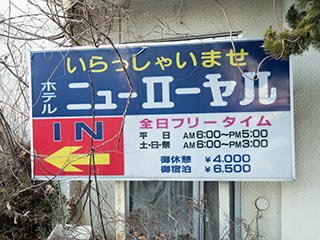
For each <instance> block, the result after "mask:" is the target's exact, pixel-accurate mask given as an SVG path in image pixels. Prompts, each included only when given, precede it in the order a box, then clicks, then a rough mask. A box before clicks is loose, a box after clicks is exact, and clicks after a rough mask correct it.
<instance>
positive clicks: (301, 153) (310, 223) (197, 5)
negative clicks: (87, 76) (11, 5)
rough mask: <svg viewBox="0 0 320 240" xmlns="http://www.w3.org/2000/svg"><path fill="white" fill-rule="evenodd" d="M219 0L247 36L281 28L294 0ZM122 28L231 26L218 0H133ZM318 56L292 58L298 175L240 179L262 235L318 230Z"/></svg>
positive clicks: (133, 35)
mask: <svg viewBox="0 0 320 240" xmlns="http://www.w3.org/2000/svg"><path fill="white" fill-rule="evenodd" d="M273 2H276V9H274V6H273ZM221 3H222V5H223V7H224V9H225V11H226V13H227V14H228V16H229V19H230V22H231V25H232V29H233V31H242V32H243V35H244V37H262V36H263V33H264V32H265V30H266V28H267V27H268V26H269V25H273V26H274V28H275V29H278V28H277V26H279V25H278V23H279V24H280V25H281V26H280V27H282V24H283V22H284V20H283V19H284V17H283V16H284V13H285V12H286V9H287V8H288V7H289V6H290V5H291V4H292V1H291V2H290V1H283V2H282V1H264V0H259V1H240V0H226V1H221ZM276 17H277V18H278V20H276ZM122 30H123V32H122V39H121V40H122V41H124V42H127V41H146V40H149V39H160V38H174V37H184V36H185V37H187V36H193V35H205V34H215V33H221V32H229V30H230V26H229V25H228V24H227V22H226V19H225V16H224V15H223V11H222V9H221V6H220V5H219V4H218V3H217V2H216V1H207V0H200V1H191V0H183V1H178V0H167V1H146V0H133V1H130V3H129V10H128V18H127V22H126V25H125V26H124V27H123V28H122ZM319 57H320V53H319V52H318V51H315V50H311V51H309V52H306V53H305V54H304V55H303V56H299V57H293V58H292V77H293V82H294V103H295V110H294V113H295V138H296V173H297V178H296V181H295V182H288V183H278V182H259V183H257V182H243V183H242V184H241V190H242V192H241V213H242V218H244V219H245V220H246V222H247V223H250V224H251V226H252V228H253V230H255V231H256V230H258V231H259V235H260V236H261V237H263V239H269V240H270V239H283V240H295V239H296V240H300V239H317V238H318V236H320V226H319V221H318V216H320V207H319V206H318V203H319V201H320V188H319V186H320V180H319V177H318V172H319V169H320V161H319V160H318V156H319V153H320V148H319V144H320V137H319V135H320V128H319V127H320V119H319V118H320V117H319V116H320V107H319V102H320V94H319V93H318V91H319V90H320V79H319V78H320V77H319V76H320V68H319V67H318V60H319V59H320V58H319ZM259 197H263V198H265V199H266V200H267V201H268V202H269V207H268V209H267V210H266V211H263V212H257V209H256V207H255V201H256V199H257V198H259ZM257 214H259V218H258V221H256V219H257ZM256 223H258V225H256ZM243 236H244V232H243Z"/></svg>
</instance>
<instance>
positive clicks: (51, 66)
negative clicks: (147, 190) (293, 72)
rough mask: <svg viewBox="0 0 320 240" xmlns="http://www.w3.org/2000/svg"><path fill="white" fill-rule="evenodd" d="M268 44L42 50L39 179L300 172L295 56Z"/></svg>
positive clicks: (35, 87)
mask: <svg viewBox="0 0 320 240" xmlns="http://www.w3.org/2000/svg"><path fill="white" fill-rule="evenodd" d="M261 45H262V41H261V40H236V41H235V42H234V47H233V45H232V44H231V42H230V40H229V41H214V40H194V41H178V42H168V43H153V44H131V45H118V46H117V51H116V50H115V49H113V48H112V47H99V48H89V47H87V48H74V49H55V50H40V51H37V50H34V51H31V52H30V68H31V71H30V72H31V73H30V74H31V76H30V79H31V96H32V111H31V112H32V117H31V119H32V153H33V154H32V173H33V177H34V178H35V179H48V178H54V177H55V178H73V179H77V178H84V177H87V176H88V175H90V174H96V175H97V176H98V177H99V178H105V179H114V180H137V179H139V180H141V179H144V180H235V181H242V180H243V181H247V180H256V181H263V180H278V181H287V180H293V179H294V177H295V169H294V154H293V152H294V149H293V148H294V146H293V104H292V103H293V98H292V94H291V92H292V86H291V81H290V73H289V62H288V61H278V60H274V59H267V60H266V59H265V57H266V55H265V53H264V51H263V49H262V47H261ZM131 86H132V87H131Z"/></svg>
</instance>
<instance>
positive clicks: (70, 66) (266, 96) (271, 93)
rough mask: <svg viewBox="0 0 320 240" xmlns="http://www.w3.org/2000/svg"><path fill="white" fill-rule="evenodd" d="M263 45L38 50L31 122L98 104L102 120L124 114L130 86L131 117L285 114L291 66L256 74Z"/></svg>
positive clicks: (271, 63)
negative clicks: (245, 113)
mask: <svg viewBox="0 0 320 240" xmlns="http://www.w3.org/2000/svg"><path fill="white" fill-rule="evenodd" d="M261 44H262V42H261V41H236V43H235V46H236V52H235V51H234V50H233V48H232V45H231V43H230V42H211V43H207V42H206V43H199V42H195V43H192V42H191V43H188V42H185V43H180V44H177V43H172V44H166V45H146V46H135V45H133V46H120V47H119V48H118V52H119V55H118V54H117V52H116V51H115V50H114V49H112V48H110V47H109V48H91V49H75V50H72V49H71V50H61V51H57V50H55V51H46V52H32V56H31V57H32V68H31V72H32V103H33V117H66V116H90V115H92V109H93V106H94V108H95V115H96V116H105V115H122V114H123V111H124V109H125V107H126V104H127V99H128V96H129V93H130V86H129V84H128V81H130V84H132V87H133V90H132V91H133V92H132V94H131V98H130V106H129V109H128V112H127V114H128V115H141V114H172V113H213V112H248V111H287V110H289V108H290V104H289V102H290V96H289V93H288V89H289V73H288V69H289V67H288V62H287V61H275V60H267V61H265V62H264V63H263V64H262V66H261V67H260V69H259V72H260V76H257V75H256V72H257V70H258V69H257V68H258V66H259V63H260V62H261V61H262V60H263V59H264V58H265V57H266V55H265V54H264V52H263V49H262V48H261V47H260V46H261ZM124 69H126V70H127V73H128V75H127V74H126V73H125V71H124ZM258 75H259V73H258ZM256 78H258V79H259V80H256V81H254V80H252V79H256ZM279 79H281V80H279ZM259 86H260V88H259V90H257V89H258V88H257V87H259ZM246 92H247V93H249V94H248V95H245V94H246Z"/></svg>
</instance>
